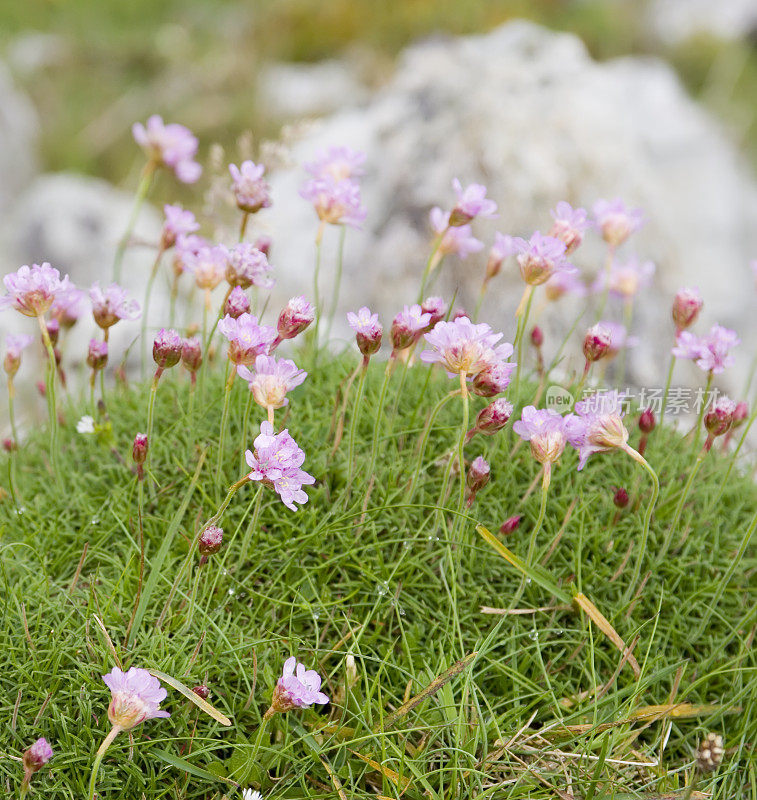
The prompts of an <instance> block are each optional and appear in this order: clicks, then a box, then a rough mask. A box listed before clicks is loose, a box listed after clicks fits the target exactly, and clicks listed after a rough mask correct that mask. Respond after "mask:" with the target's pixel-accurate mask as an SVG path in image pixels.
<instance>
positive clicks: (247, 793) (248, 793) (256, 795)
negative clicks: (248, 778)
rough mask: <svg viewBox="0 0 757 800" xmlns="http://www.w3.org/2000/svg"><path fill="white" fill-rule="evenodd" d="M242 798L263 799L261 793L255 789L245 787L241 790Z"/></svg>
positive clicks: (248, 799) (246, 799)
mask: <svg viewBox="0 0 757 800" xmlns="http://www.w3.org/2000/svg"><path fill="white" fill-rule="evenodd" d="M242 800H263V795H262V794H261V793H260V792H258V791H257V790H253V789H245V790H244V791H243V792H242Z"/></svg>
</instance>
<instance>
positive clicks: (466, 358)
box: [421, 317, 513, 377]
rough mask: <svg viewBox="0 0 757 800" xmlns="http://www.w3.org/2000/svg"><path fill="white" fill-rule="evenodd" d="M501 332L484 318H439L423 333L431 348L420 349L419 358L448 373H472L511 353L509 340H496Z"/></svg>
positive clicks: (471, 375)
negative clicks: (477, 323)
mask: <svg viewBox="0 0 757 800" xmlns="http://www.w3.org/2000/svg"><path fill="white" fill-rule="evenodd" d="M502 336H503V334H501V333H494V332H493V331H492V329H491V328H490V327H489V325H487V324H486V323H485V322H483V323H481V324H479V325H474V324H473V323H472V322H471V321H470V320H469V319H468V318H467V317H460V318H459V319H456V320H454V321H453V322H439V323H437V324H436V326H435V327H434V329H433V330H432V331H429V332H428V333H427V334H426V335H425V337H424V338H425V340H426V342H427V344H429V345H430V346H431V348H432V349H431V350H424V351H423V352H422V353H421V361H425V362H426V363H429V364H432V363H439V364H441V365H442V366H443V367H444V368H445V369H446V370H447V373H448V374H449V375H450V376H452V375H459V374H464V375H466V376H470V377H473V376H474V375H477V374H478V373H479V372H481V371H482V370H484V369H486V368H487V367H491V366H493V365H494V364H495V363H498V362H500V361H504V360H505V359H507V358H509V357H510V356H511V355H512V354H513V346H512V345H511V344H509V343H503V344H497V342H499V340H500V339H501V338H502Z"/></svg>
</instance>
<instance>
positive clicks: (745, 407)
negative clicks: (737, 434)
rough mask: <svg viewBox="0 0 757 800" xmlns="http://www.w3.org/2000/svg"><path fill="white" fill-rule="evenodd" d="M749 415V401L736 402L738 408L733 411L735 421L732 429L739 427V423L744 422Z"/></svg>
mask: <svg viewBox="0 0 757 800" xmlns="http://www.w3.org/2000/svg"><path fill="white" fill-rule="evenodd" d="M748 416H749V403H746V402H744V400H742V401H741V402H740V403H736V408H735V410H734V412H733V422H732V423H731V430H733V429H734V428H738V427H739V425H742V424H743V423H744V420H746V418H747V417H748Z"/></svg>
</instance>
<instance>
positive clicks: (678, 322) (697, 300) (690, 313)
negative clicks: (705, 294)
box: [671, 288, 704, 332]
mask: <svg viewBox="0 0 757 800" xmlns="http://www.w3.org/2000/svg"><path fill="white" fill-rule="evenodd" d="M703 305H704V301H703V300H702V295H701V294H700V293H699V289H697V288H693V289H679V290H678V291H677V292H676V296H675V297H674V298H673V307H672V309H671V316H672V317H673V323H674V324H675V326H676V331H677V332H680V331H684V330H686V328H690V327H691V326H692V325H693V324H694V323H695V322H696V319H697V317H698V316H699V312H700V311H701V310H702V306H703Z"/></svg>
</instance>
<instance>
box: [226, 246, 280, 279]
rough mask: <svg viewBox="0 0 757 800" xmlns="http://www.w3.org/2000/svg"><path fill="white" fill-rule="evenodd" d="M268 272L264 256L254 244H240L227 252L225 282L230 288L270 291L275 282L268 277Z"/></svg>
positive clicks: (269, 266) (268, 267) (269, 267)
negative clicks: (253, 288) (239, 287)
mask: <svg viewBox="0 0 757 800" xmlns="http://www.w3.org/2000/svg"><path fill="white" fill-rule="evenodd" d="M270 270H271V265H270V264H269V263H268V258H267V257H266V254H265V253H264V252H263V251H262V250H259V249H258V248H257V247H256V246H255V245H254V244H250V243H249V242H240V243H239V244H235V245H234V246H233V247H232V248H231V249H230V250H229V251H228V252H227V261H226V280H227V281H228V283H229V284H230V285H231V286H241V287H242V288H243V289H246V288H247V287H248V286H256V287H257V288H258V289H272V288H273V286H274V284H275V283H276V281H274V280H273V278H272V277H271V276H270Z"/></svg>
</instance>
